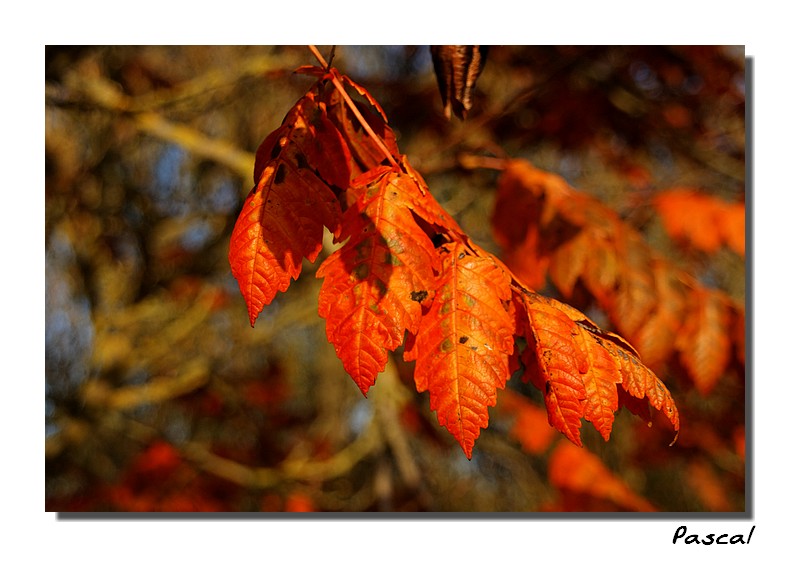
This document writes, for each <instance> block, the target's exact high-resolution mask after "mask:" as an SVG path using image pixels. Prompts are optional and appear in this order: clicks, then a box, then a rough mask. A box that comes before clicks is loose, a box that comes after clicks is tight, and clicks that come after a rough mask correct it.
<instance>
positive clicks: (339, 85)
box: [308, 45, 400, 169]
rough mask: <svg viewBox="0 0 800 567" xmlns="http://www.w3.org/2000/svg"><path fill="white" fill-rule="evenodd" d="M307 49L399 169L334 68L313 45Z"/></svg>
mask: <svg viewBox="0 0 800 567" xmlns="http://www.w3.org/2000/svg"><path fill="white" fill-rule="evenodd" d="M308 49H309V50H311V53H313V54H314V57H316V58H317V61H319V63H320V65H322V66H323V68H324V69H326V70H327V71H329V72H330V78H331V82H332V83H333V86H334V87H336V90H338V91H339V92H340V93H341V95H342V97H343V98H344V101H345V102H346V103H347V106H349V107H350V110H352V111H353V114H354V115H355V117H356V119H357V120H358V122H359V123H360V124H361V126H363V127H364V131H365V132H366V133H367V134H368V135H369V137H370V138H372V140H373V141H374V142H375V143H376V144H377V145H378V147H379V148H380V149H381V151H382V152H383V154H384V155H385V156H386V158H387V159H388V160H389V163H391V164H392V167H395V168H398V169H399V168H400V166H399V165H398V164H397V160H395V159H394V156H393V155H392V152H390V151H389V148H387V147H386V144H384V143H383V140H381V139H380V138H379V137H378V135H377V134H376V133H375V131H374V130H373V129H372V127H371V126H370V125H369V123H368V122H367V121H366V119H364V116H362V114H361V112H360V111H359V110H358V108H357V107H356V105H355V103H354V102H353V99H352V98H350V95H349V94H348V93H347V90H345V88H344V85H343V84H342V82H341V81H340V80H339V77H338V75H337V73H335V72H334V71H335V70H334V69H333V68H329V67H328V62H327V61H326V60H325V58H324V57H323V56H322V53H320V52H319V49H317V47H316V46H315V45H309V46H308Z"/></svg>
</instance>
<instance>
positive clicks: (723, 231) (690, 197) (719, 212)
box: [653, 187, 745, 256]
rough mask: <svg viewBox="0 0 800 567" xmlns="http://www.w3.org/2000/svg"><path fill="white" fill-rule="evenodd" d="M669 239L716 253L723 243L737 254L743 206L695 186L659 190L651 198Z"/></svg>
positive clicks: (740, 246)
mask: <svg viewBox="0 0 800 567" xmlns="http://www.w3.org/2000/svg"><path fill="white" fill-rule="evenodd" d="M653 205H655V207H656V209H657V210H658V212H659V214H660V215H661V218H662V220H663V222H664V228H665V229H666V231H667V234H669V235H670V237H671V238H673V239H675V240H677V241H679V242H683V243H686V244H689V245H691V246H694V247H695V248H697V249H698V250H702V251H703V252H709V253H710V252H716V251H717V250H718V249H719V248H720V247H721V246H722V245H723V244H727V245H728V247H729V248H731V249H732V250H733V251H735V252H737V253H738V254H740V255H742V256H743V255H744V247H745V208H744V204H743V203H728V202H726V201H723V200H721V199H719V198H718V197H715V196H713V195H706V194H703V193H700V192H699V191H697V190H695V189H690V188H685V187H680V188H676V189H671V190H667V191H662V192H661V193H660V194H659V195H658V196H657V197H656V198H655V199H654V200H653Z"/></svg>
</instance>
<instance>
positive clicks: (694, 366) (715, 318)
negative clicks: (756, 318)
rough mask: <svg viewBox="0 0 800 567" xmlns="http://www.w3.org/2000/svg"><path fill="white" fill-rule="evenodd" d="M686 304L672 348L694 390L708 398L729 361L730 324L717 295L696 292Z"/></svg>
mask: <svg viewBox="0 0 800 567" xmlns="http://www.w3.org/2000/svg"><path fill="white" fill-rule="evenodd" d="M688 302H689V306H688V309H687V314H686V319H685V321H684V325H683V327H682V329H681V331H680V334H679V335H678V337H677V340H676V342H675V348H676V349H677V350H678V352H679V354H680V359H681V362H683V364H684V366H685V367H686V369H687V371H688V372H689V375H690V376H691V377H692V379H693V380H694V383H695V385H696V386H697V389H698V390H699V391H700V393H701V394H708V393H710V392H711V390H713V388H714V386H715V385H716V383H717V381H718V380H719V378H720V376H722V373H723V372H724V371H725V368H726V367H727V365H728V362H729V360H730V356H731V322H732V321H731V317H730V313H729V312H728V308H727V305H726V304H725V301H724V299H723V297H722V296H721V294H719V293H716V292H713V291H709V290H703V289H696V290H694V291H693V293H692V294H691V296H690V297H689V300H688Z"/></svg>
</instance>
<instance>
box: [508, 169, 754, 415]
mask: <svg viewBox="0 0 800 567" xmlns="http://www.w3.org/2000/svg"><path fill="white" fill-rule="evenodd" d="M695 198H696V197H695V196H693V194H692V196H691V199H695ZM669 202H673V201H669ZM675 202H677V201H675ZM691 202H694V201H691ZM515 205H518V206H515ZM706 209H707V210H713V211H719V210H722V209H721V206H720V204H719V203H715V204H714V205H713V207H708V206H706V208H705V209H703V210H706ZM675 214H676V215H677V212H676V213H675ZM714 214H716V213H714ZM732 217H735V215H732ZM715 218H717V217H715ZM501 219H502V220H501ZM493 223H494V226H493V228H494V230H495V233H496V235H497V239H498V242H499V243H500V245H501V247H502V248H503V255H502V257H503V259H504V261H505V262H506V263H507V265H508V266H509V268H510V269H511V270H512V271H513V272H514V274H515V275H516V276H517V277H518V278H519V279H520V280H521V282H522V283H524V284H526V285H527V286H528V287H530V288H533V289H536V288H540V287H542V286H543V285H544V284H545V282H546V281H547V278H549V279H550V281H551V282H552V283H553V284H554V285H555V286H556V288H557V289H558V290H559V292H560V293H561V294H562V296H563V297H564V298H565V299H567V300H571V298H574V297H581V296H585V295H586V292H587V291H588V294H589V296H590V297H591V298H593V299H594V300H595V302H596V304H597V305H598V306H599V307H600V308H602V309H603V310H604V311H605V312H606V313H607V314H608V316H609V319H610V321H611V323H612V324H613V325H614V327H615V328H616V329H617V330H619V331H620V332H621V333H622V334H624V335H625V336H626V337H628V338H629V339H630V341H631V343H632V344H635V345H636V347H637V348H638V349H639V352H641V355H642V356H641V357H637V359H638V360H640V361H642V362H644V363H646V364H647V365H649V366H650V367H652V368H656V369H665V368H667V366H668V365H669V364H672V363H675V364H676V365H677V366H680V367H683V368H684V369H685V371H686V373H687V374H688V375H689V376H690V377H691V378H692V379H693V380H694V382H695V384H696V385H697V387H698V389H699V390H700V391H701V392H702V393H706V394H707V393H709V392H710V391H711V388H713V386H714V385H715V384H716V383H717V381H718V380H719V379H720V377H721V376H722V374H723V373H724V372H725V371H726V370H727V369H728V368H731V367H735V368H737V369H738V370H739V371H740V372H741V371H743V368H742V365H743V356H741V355H742V353H743V349H741V348H740V345H742V344H744V326H743V325H739V324H737V325H734V326H733V331H734V332H733V333H730V332H721V329H722V328H723V326H722V325H723V324H724V323H725V322H726V321H732V322H737V321H742V320H743V316H744V313H743V307H742V306H741V305H739V304H737V303H736V302H735V301H733V299H731V298H730V297H728V296H726V295H725V294H723V293H721V292H716V291H712V290H708V289H706V288H705V287H704V286H703V285H702V284H701V283H700V282H699V281H697V280H696V279H694V278H693V277H692V276H691V275H689V274H687V273H686V272H684V271H682V270H681V269H679V268H678V267H676V266H674V265H673V264H671V263H670V262H668V261H666V260H665V259H664V258H662V257H661V256H660V255H659V254H657V253H656V252H655V251H653V250H652V249H651V248H650V247H649V246H648V245H647V244H646V242H645V241H644V239H643V238H642V236H641V235H640V234H639V233H638V232H637V231H636V230H634V229H633V228H632V227H630V226H628V225H627V224H626V223H625V222H623V221H622V219H620V218H619V217H618V216H617V215H616V213H614V212H613V211H612V210H611V209H609V208H608V207H606V206H605V205H603V204H602V203H600V202H599V201H597V200H596V199H594V198H592V197H590V196H588V195H586V194H583V193H581V192H579V191H577V190H575V189H573V188H571V187H569V186H568V185H567V184H566V182H565V181H564V180H563V179H562V178H561V177H559V176H557V175H553V174H551V173H547V172H545V171H542V170H539V169H536V168H535V167H533V166H532V165H530V164H528V163H527V162H524V161H522V160H510V161H509V162H508V163H507V164H506V167H505V170H504V172H503V174H502V175H501V178H500V180H499V182H498V197H497V204H496V208H495V214H494V215H493ZM715 238H716V237H715ZM720 238H721V237H720ZM734 246H735V245H734ZM695 290H700V291H699V293H700V294H701V295H702V296H703V297H706V296H707V295H708V294H710V297H713V298H714V299H713V301H712V304H706V303H705V302H704V301H705V300H703V299H701V297H700V296H698V295H697V293H698V291H695ZM703 294H705V295H703ZM584 301H585V298H584ZM676 339H677V340H676ZM734 349H735V355H736V356H735V357H734V356H733V354H734ZM737 364H738V367H737V366H736V365H737ZM653 395H654V396H656V398H658V397H659V395H658V394H657V393H656V392H653ZM640 413H641V412H640Z"/></svg>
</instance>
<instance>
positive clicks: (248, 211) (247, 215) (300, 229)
mask: <svg viewBox="0 0 800 567" xmlns="http://www.w3.org/2000/svg"><path fill="white" fill-rule="evenodd" d="M320 144H324V147H325V148H329V147H330V148H331V149H326V150H325V151H324V152H323V150H322V147H323V146H321V145H320ZM323 156H325V157H324V159H323ZM345 158H346V159H347V160H348V161H349V153H348V151H347V148H346V146H345V145H344V144H343V142H342V140H341V137H340V136H338V133H336V132H335V129H333V130H332V126H331V125H330V124H329V122H328V121H327V119H326V118H325V117H324V115H323V114H321V110H320V109H319V108H318V107H317V105H316V103H315V102H314V100H313V96H311V95H310V94H307V95H306V96H305V97H303V98H302V99H300V101H299V102H298V103H297V105H295V107H294V108H293V109H292V110H291V111H290V112H289V114H288V115H287V117H286V119H285V121H284V124H283V126H281V128H279V129H278V130H277V131H275V132H273V133H272V134H271V135H270V136H268V137H267V139H266V140H265V141H264V143H263V144H262V145H261V148H260V149H259V151H258V157H257V159H256V175H257V176H258V180H257V181H258V184H257V185H256V187H255V188H254V189H253V190H252V191H251V193H250V195H249V196H248V197H247V199H246V200H245V203H244V206H243V207H242V212H241V213H240V214H239V218H238V219H237V221H236V225H235V226H234V229H233V234H232V235H231V246H230V252H229V256H228V259H229V261H230V264H231V271H232V272H233V275H234V277H235V278H236V280H237V281H238V282H239V289H240V290H241V292H242V296H243V297H244V299H245V302H246V303H247V311H248V314H249V316H250V324H251V325H254V324H255V320H256V318H257V317H258V314H259V313H260V312H261V310H262V309H263V308H264V306H265V305H268V304H269V303H270V302H271V301H272V300H273V299H274V297H275V295H276V294H277V292H279V291H285V290H286V289H287V288H288V287H289V284H290V283H291V280H292V279H297V277H298V276H299V275H300V270H301V268H302V261H303V257H305V258H307V259H308V260H309V261H311V262H313V261H314V260H315V259H316V257H317V255H318V254H319V252H320V250H321V249H322V228H323V226H326V227H328V228H329V229H330V230H331V231H332V232H334V233H337V232H338V229H339V217H340V215H341V209H340V206H339V202H338V200H337V197H336V195H335V194H334V192H333V191H332V190H331V187H329V185H328V184H327V183H326V181H328V182H329V183H336V184H338V183H343V184H344V186H346V185H347V182H348V181H349V173H348V174H345V173H343V172H344V171H345V170H347V162H344V163H342V160H344V159H345ZM321 162H324V163H326V165H319V164H320V163H321ZM312 167H314V168H319V169H317V170H315V169H312ZM259 169H261V172H260V175H259V173H258V170H259ZM321 176H322V177H321Z"/></svg>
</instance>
